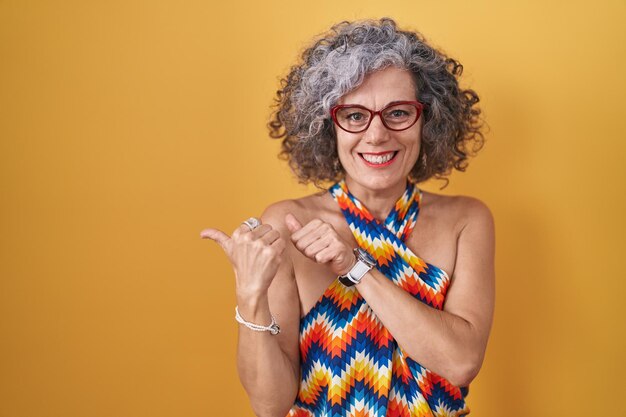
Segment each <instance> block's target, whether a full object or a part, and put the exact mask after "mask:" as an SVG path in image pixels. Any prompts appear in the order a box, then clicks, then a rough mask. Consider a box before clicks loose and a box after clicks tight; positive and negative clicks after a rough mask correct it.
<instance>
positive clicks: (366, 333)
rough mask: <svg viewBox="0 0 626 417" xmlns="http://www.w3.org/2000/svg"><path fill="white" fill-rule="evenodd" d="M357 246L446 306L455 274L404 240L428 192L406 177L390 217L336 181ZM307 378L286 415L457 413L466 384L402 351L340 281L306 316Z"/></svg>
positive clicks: (411, 288)
mask: <svg viewBox="0 0 626 417" xmlns="http://www.w3.org/2000/svg"><path fill="white" fill-rule="evenodd" d="M329 191H330V193H331V194H332V196H333V198H334V199H335V201H337V203H338V204H339V207H340V208H341V210H342V212H343V214H344V216H345V218H346V221H347V222H348V225H349V226H350V229H351V230H352V233H353V234H354V237H355V239H356V241H357V242H358V244H359V246H360V247H362V248H363V249H365V250H367V251H368V252H369V253H370V254H371V255H372V256H373V257H374V258H375V259H376V261H377V263H378V266H377V268H378V270H379V271H380V272H382V273H383V274H384V275H385V276H387V277H388V278H389V279H390V280H392V281H393V282H394V283H395V284H396V285H398V286H399V287H400V288H402V289H404V290H405V291H407V292H408V293H410V294H411V295H413V296H414V297H415V298H417V299H419V300H420V301H421V302H423V303H426V304H428V305H429V306H431V307H434V308H437V309H440V310H441V309H443V303H444V300H445V296H446V291H447V289H448V286H449V285H450V277H448V275H447V274H446V273H445V272H444V271H443V270H442V269H440V268H438V267H436V266H434V265H431V264H428V263H426V262H424V261H423V260H422V259H420V258H419V257H418V256H417V255H415V254H414V253H413V252H412V251H411V250H410V249H409V248H408V247H407V246H406V245H405V243H404V241H405V240H406V239H407V238H408V236H409V235H410V234H411V231H412V230H413V228H414V227H415V222H416V220H417V215H418V213H419V208H420V202H421V199H422V192H421V191H420V190H419V188H418V187H417V186H416V185H415V184H413V183H410V182H409V183H408V184H407V187H406V190H405V192H404V194H403V195H402V197H400V199H399V200H398V201H397V202H396V204H395V206H394V208H393V210H392V211H391V213H389V216H388V217H387V219H386V220H385V222H384V224H381V223H380V222H379V221H377V220H376V219H375V218H374V216H372V215H371V213H370V212H369V211H368V210H367V208H366V207H365V206H364V205H363V204H362V203H361V202H360V201H358V200H357V199H356V198H355V197H354V196H353V195H352V194H350V192H349V191H348V188H347V186H346V184H345V182H344V181H340V182H338V183H337V184H335V185H334V186H333V187H331V188H330V190H329ZM300 353H301V363H302V377H301V381H300V390H299V393H298V397H297V399H296V403H295V404H294V406H293V407H292V409H291V411H290V412H289V414H288V417H344V416H351V417H383V416H387V417H444V416H445V417H458V416H465V415H467V414H468V413H469V408H468V407H467V405H466V403H465V397H466V396H467V394H468V391H469V389H468V387H456V386H453V385H452V384H450V383H449V382H448V381H447V380H445V379H444V378H442V377H440V376H439V375H437V374H435V373H433V372H430V371H429V370H428V369H426V368H424V367H423V366H421V365H420V364H419V363H417V362H415V361H414V360H412V359H411V358H409V357H408V356H406V354H405V353H404V351H403V350H402V348H401V347H400V346H398V344H397V343H396V341H395V340H394V338H393V337H392V336H391V334H390V333H389V331H388V330H387V329H386V328H385V327H384V326H383V325H382V323H381V322H380V320H378V317H376V314H375V313H374V312H373V311H372V309H371V308H370V307H369V306H368V305H367V303H366V302H365V300H364V299H363V298H362V297H361V295H360V294H359V292H358V290H357V289H356V288H355V287H350V288H346V287H345V286H343V285H342V284H341V283H340V282H339V281H337V280H335V281H334V282H333V283H332V284H331V285H330V286H329V287H328V288H327V289H326V291H325V292H324V294H323V295H322V297H321V298H320V300H319V301H318V302H317V303H316V304H315V306H314V307H313V308H312V309H311V310H310V311H309V312H308V313H307V314H306V315H305V316H304V317H303V318H302V320H301V322H300Z"/></svg>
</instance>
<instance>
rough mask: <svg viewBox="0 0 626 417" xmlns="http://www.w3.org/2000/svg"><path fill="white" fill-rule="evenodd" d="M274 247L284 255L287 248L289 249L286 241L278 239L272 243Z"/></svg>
mask: <svg viewBox="0 0 626 417" xmlns="http://www.w3.org/2000/svg"><path fill="white" fill-rule="evenodd" d="M272 247H275V248H276V250H277V251H278V253H279V254H282V253H283V252H284V250H285V248H286V247H287V244H286V243H285V239H276V240H275V241H274V242H273V243H272Z"/></svg>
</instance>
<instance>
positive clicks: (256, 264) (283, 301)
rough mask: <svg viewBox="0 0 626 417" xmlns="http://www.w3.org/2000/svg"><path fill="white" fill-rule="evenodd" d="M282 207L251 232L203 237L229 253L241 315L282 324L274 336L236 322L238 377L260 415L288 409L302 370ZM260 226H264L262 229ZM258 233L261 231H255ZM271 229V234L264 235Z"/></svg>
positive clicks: (294, 289)
mask: <svg viewBox="0 0 626 417" xmlns="http://www.w3.org/2000/svg"><path fill="white" fill-rule="evenodd" d="M281 207H283V204H282V203H279V204H277V205H274V206H271V207H270V208H268V209H267V210H266V212H265V213H264V214H263V216H262V218H261V220H262V223H263V226H261V227H259V228H258V229H255V231H254V232H250V231H249V230H247V226H245V225H244V226H242V228H238V229H237V230H236V231H235V232H234V233H233V236H232V238H231V241H230V243H225V242H224V241H222V243H220V242H219V241H218V239H216V238H214V237H217V236H218V235H216V234H214V232H210V234H211V233H213V234H212V235H211V236H207V237H210V238H212V239H214V240H216V241H218V243H220V245H222V247H223V248H224V249H225V251H226V252H227V253H229V252H230V254H229V258H230V259H231V262H232V263H233V267H234V269H235V277H236V296H237V305H238V308H239V313H240V314H241V316H242V317H243V318H244V320H246V321H248V322H252V323H255V324H261V325H268V324H269V323H270V321H271V315H274V317H275V318H276V321H277V323H278V324H279V325H280V329H281V331H280V333H279V334H278V335H272V334H271V333H269V332H256V331H253V330H251V329H249V328H247V327H245V326H243V325H240V326H239V339H238V345H237V369H238V371H239V378H240V380H241V382H242V385H243V386H244V388H245V390H246V392H247V393H248V396H249V398H250V403H251V406H252V408H253V410H254V412H255V414H256V415H258V416H261V417H274V416H280V417H284V416H285V415H286V414H287V412H288V411H289V409H290V408H291V406H292V405H293V403H294V401H295V398H296V395H297V392H298V384H299V375H300V358H299V346H298V332H299V323H300V303H299V298H298V291H297V287H296V283H295V279H294V276H293V268H292V264H291V259H290V256H289V252H290V250H289V249H286V250H285V247H286V246H291V245H290V244H289V243H288V242H289V240H288V235H287V232H285V230H286V229H285V227H284V225H283V223H282V218H283V217H284V215H283V214H282V212H281ZM262 229H265V230H268V231H266V232H265V233H262ZM213 230H214V229H213ZM257 232H258V234H259V235H260V236H255V233H257ZM203 233H204V232H203ZM270 233H273V234H274V236H272V237H267V235H269V234H270ZM263 236H266V237H265V238H264V237H263ZM283 236H285V237H287V239H286V240H285V239H284V238H283ZM219 238H222V239H223V238H224V237H223V236H219ZM273 238H275V240H272V239H273ZM280 242H282V244H281V243H280ZM275 245H284V247H282V250H280V249H281V248H280V247H279V248H276V247H274V248H273V247H272V246H275ZM263 257H267V258H268V259H269V258H272V257H274V258H275V259H270V261H267V262H265V263H264V262H263V261H262V260H260V259H261V258H263ZM274 263H275V265H274ZM272 265H274V266H275V268H273V266H272Z"/></svg>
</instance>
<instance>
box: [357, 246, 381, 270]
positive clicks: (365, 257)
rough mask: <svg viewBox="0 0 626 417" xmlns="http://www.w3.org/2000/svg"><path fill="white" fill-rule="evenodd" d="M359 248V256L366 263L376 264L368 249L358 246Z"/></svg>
mask: <svg viewBox="0 0 626 417" xmlns="http://www.w3.org/2000/svg"><path fill="white" fill-rule="evenodd" d="M357 250H358V252H359V257H361V258H362V259H363V261H364V262H365V263H367V264H369V265H370V266H374V265H376V260H375V259H374V258H372V256H371V255H370V254H369V253H367V251H365V250H364V249H361V248H358V249H357Z"/></svg>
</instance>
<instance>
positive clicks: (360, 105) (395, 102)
mask: <svg viewBox="0 0 626 417" xmlns="http://www.w3.org/2000/svg"><path fill="white" fill-rule="evenodd" d="M405 101H415V100H394V101H390V102H389V103H387V104H385V105H384V106H382V107H381V109H384V108H387V107H389V106H392V105H394V104H398V103H402V102H405ZM342 105H343V106H356V107H363V108H366V109H368V110H372V109H370V108H369V107H367V106H364V105H362V104H356V103H345V104H342Z"/></svg>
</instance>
